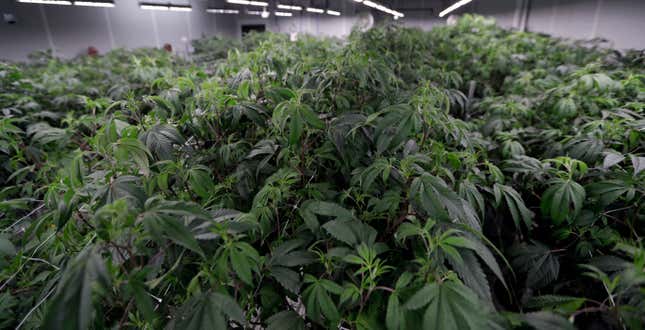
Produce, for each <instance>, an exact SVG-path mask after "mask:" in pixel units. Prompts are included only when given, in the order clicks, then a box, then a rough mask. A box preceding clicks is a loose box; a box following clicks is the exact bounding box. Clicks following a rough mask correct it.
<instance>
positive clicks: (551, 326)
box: [522, 312, 575, 330]
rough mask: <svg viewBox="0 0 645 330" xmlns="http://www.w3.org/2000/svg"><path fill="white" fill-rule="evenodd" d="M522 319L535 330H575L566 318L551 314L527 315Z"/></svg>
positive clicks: (536, 313) (537, 313)
mask: <svg viewBox="0 0 645 330" xmlns="http://www.w3.org/2000/svg"><path fill="white" fill-rule="evenodd" d="M522 318H523V319H524V321H525V322H526V323H528V324H529V325H530V326H531V327H533V328H534V329H536V330H575V327H574V326H573V324H571V322H569V321H568V320H567V319H566V318H564V317H562V316H560V315H557V314H554V313H551V312H535V313H527V314H523V315H522Z"/></svg>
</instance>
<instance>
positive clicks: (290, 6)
mask: <svg viewBox="0 0 645 330" xmlns="http://www.w3.org/2000/svg"><path fill="white" fill-rule="evenodd" d="M277 7H278V9H284V10H296V11H300V10H302V7H300V6H292V5H283V4H278V6H277Z"/></svg>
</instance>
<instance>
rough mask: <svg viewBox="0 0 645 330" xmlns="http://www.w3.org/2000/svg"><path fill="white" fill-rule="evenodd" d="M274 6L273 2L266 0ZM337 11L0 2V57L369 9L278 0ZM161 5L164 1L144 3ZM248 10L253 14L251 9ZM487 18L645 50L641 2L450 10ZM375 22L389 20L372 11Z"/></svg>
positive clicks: (308, 23)
mask: <svg viewBox="0 0 645 330" xmlns="http://www.w3.org/2000/svg"><path fill="white" fill-rule="evenodd" d="M268 1H269V2H270V3H272V4H274V3H275V0H268ZM283 1H284V2H285V3H299V4H304V5H307V4H311V5H312V6H316V7H323V8H324V7H326V6H327V5H328V6H329V8H332V9H335V10H339V11H340V12H342V13H343V16H341V17H333V16H329V15H317V14H310V13H295V15H294V17H291V18H283V17H275V16H271V17H270V18H269V19H267V20H264V19H262V18H260V17H258V16H248V15H239V16H237V15H214V14H208V13H206V12H205V8H206V7H208V6H212V7H221V8H224V7H228V8H244V6H235V5H227V4H225V0H173V2H174V3H178V4H181V3H184V4H187V3H190V4H191V5H192V6H193V11H192V12H190V13H183V12H159V11H148V10H141V9H139V8H138V1H137V0H115V2H116V7H115V8H87V7H75V6H71V7H70V6H55V5H35V4H22V3H16V1H15V0H0V13H12V14H14V15H15V16H16V17H17V19H18V23H17V24H15V25H8V24H6V23H4V22H0V58H5V59H13V60H21V59H25V58H26V56H27V54H29V53H31V52H33V51H36V50H44V49H49V48H53V49H54V50H55V52H56V55H58V56H62V57H73V56H76V55H78V54H82V53H84V52H86V49H87V47H88V46H94V47H97V48H98V49H99V51H100V52H106V51H108V50H110V49H113V48H119V47H125V48H136V47H159V46H161V45H163V44H164V43H171V44H172V45H173V47H174V49H175V50H176V51H177V52H178V53H185V52H186V50H187V43H186V42H185V40H190V39H194V38H198V37H201V36H212V35H222V36H232V37H239V36H240V34H241V28H240V27H241V26H242V25H244V24H266V25H267V29H268V30H270V31H275V32H282V33H290V32H298V33H301V34H302V33H306V34H313V35H324V36H337V37H343V36H346V35H348V34H349V33H350V32H351V29H352V27H353V26H354V24H355V23H356V22H357V21H358V17H359V15H360V14H361V13H363V12H366V11H369V8H367V7H365V6H364V5H361V4H356V3H355V2H354V1H353V0H283ZM455 1H456V0H389V1H386V0H382V1H381V2H382V3H385V4H388V3H389V5H390V6H391V7H393V8H395V9H397V10H399V11H402V12H404V13H405V14H406V17H405V18H404V19H402V23H403V24H405V25H407V26H413V27H419V28H422V29H431V28H432V27H433V26H436V25H438V24H445V21H446V19H445V18H439V17H437V16H438V13H439V12H440V11H441V10H442V9H444V8H446V7H448V6H449V5H450V4H452V3H453V2H455ZM147 2H161V3H167V0H147ZM253 9H257V7H256V8H253ZM466 12H471V13H478V14H483V15H488V16H493V17H495V18H496V19H497V22H498V24H499V25H501V26H504V27H507V28H515V29H524V30H528V31H536V32H544V33H549V34H553V35H555V36H560V37H567V38H577V39H588V38H594V37H603V38H607V39H608V40H610V46H612V47H615V48H620V49H625V48H639V49H643V48H645V33H644V31H645V19H644V18H643V17H642V15H643V14H644V13H645V0H474V1H473V2H472V3H470V4H468V5H466V6H464V7H462V8H460V9H459V10H457V11H455V14H458V15H459V14H463V13H466ZM372 14H373V15H374V17H375V20H376V21H377V22H378V21H382V20H389V19H390V17H388V16H384V15H380V14H379V13H378V12H374V11H372Z"/></svg>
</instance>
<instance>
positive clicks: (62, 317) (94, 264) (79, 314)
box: [43, 247, 110, 329]
mask: <svg viewBox="0 0 645 330" xmlns="http://www.w3.org/2000/svg"><path fill="white" fill-rule="evenodd" d="M109 284H110V275H109V273H108V272H107V269H106V267H105V262H104V261H103V259H102V258H101V256H100V255H99V253H98V249H94V248H92V247H88V248H86V249H85V250H83V251H81V252H80V253H79V254H78V255H77V256H76V257H75V258H74V259H73V260H72V261H70V263H69V264H68V265H67V267H65V269H64V270H63V275H62V276H61V278H60V281H59V282H58V286H57V287H56V292H55V294H54V296H53V297H52V298H51V300H52V301H54V302H55V303H53V304H49V307H48V309H47V311H46V313H45V319H44V321H43V327H44V328H46V329H88V328H89V326H90V324H91V321H92V317H93V315H94V310H93V307H94V304H93V302H92V295H93V293H95V292H100V291H98V290H95V287H103V288H107V287H108V286H109Z"/></svg>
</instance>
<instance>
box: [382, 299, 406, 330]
mask: <svg viewBox="0 0 645 330" xmlns="http://www.w3.org/2000/svg"><path fill="white" fill-rule="evenodd" d="M404 321H405V315H404V313H403V308H401V302H400V301H399V297H398V295H397V294H396V293H392V294H391V295H390V298H388V300H387V311H386V312H385V325H386V327H387V329H388V330H398V329H403V328H404V324H405V322H404Z"/></svg>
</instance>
